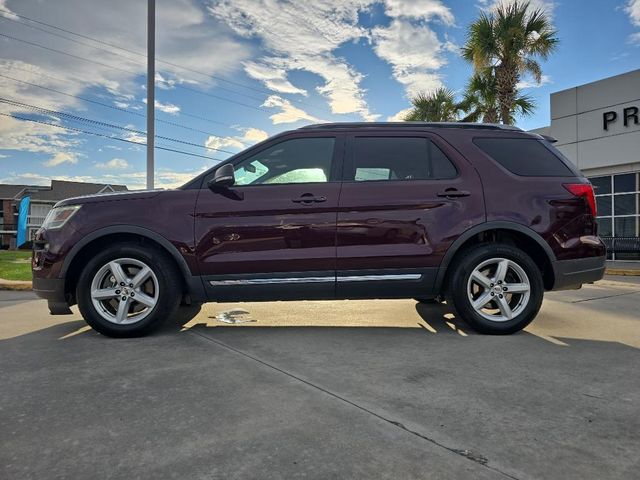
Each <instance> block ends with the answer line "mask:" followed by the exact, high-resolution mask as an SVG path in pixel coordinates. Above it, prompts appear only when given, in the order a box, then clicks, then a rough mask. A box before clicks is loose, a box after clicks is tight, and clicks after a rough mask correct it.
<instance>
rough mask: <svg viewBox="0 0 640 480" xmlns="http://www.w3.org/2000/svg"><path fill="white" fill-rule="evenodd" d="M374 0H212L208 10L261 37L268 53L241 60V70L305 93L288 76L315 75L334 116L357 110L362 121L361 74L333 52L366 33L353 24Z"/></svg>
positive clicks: (280, 88)
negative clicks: (299, 2) (297, 1)
mask: <svg viewBox="0 0 640 480" xmlns="http://www.w3.org/2000/svg"><path fill="white" fill-rule="evenodd" d="M371 3H373V0H344V1H341V2H338V1H335V0H316V1H314V2H306V3H305V4H304V7H303V8H295V7H294V6H292V5H291V4H289V3H288V2H277V1H274V0H213V2H212V4H211V6H210V8H209V10H210V12H211V13H212V15H214V16H215V17H216V18H219V19H221V20H223V21H225V22H226V23H227V24H228V25H229V26H230V27H231V28H232V29H233V30H235V31H236V32H237V33H238V34H239V35H241V36H243V37H247V38H251V37H255V38H258V39H260V40H261V43H262V47H263V48H264V50H265V51H266V52H267V53H266V54H265V55H264V56H262V57H261V58H259V59H256V60H254V61H252V62H246V63H245V71H246V73H247V74H248V75H250V76H252V77H253V78H255V79H257V80H260V81H261V82H263V83H264V85H265V86H266V87H267V88H270V89H272V90H273V91H275V92H278V93H297V94H302V95H304V94H305V93H306V92H305V90H304V89H302V88H300V87H298V86H296V85H294V84H293V83H292V82H291V79H290V78H289V74H290V72H292V71H295V70H301V71H306V72H310V73H312V74H315V75H317V76H318V77H319V78H320V79H321V80H322V82H323V83H322V84H321V85H319V86H318V87H316V90H317V92H318V93H320V94H321V95H323V96H324V97H326V99H327V101H328V102H329V106H330V108H331V111H332V112H333V113H336V114H347V113H357V114H358V115H360V116H361V117H362V118H364V119H366V120H372V119H373V118H375V117H374V116H373V115H372V113H371V112H370V111H369V107H368V106H367V104H366V102H365V99H364V94H365V91H364V89H363V88H362V86H361V82H362V79H363V76H362V75H361V74H360V73H358V72H357V71H356V70H355V68H353V67H352V66H351V65H349V64H348V63H347V62H346V60H345V59H344V58H339V57H337V56H336V55H335V54H334V51H335V50H336V49H337V48H338V47H340V46H341V45H343V44H344V43H345V42H349V41H354V40H357V39H360V38H363V37H366V36H367V31H366V30H365V29H363V28H361V27H360V26H358V12H359V11H360V10H362V9H364V8H366V7H368V6H369V5H370V4H371Z"/></svg>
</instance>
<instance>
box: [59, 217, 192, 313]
mask: <svg viewBox="0 0 640 480" xmlns="http://www.w3.org/2000/svg"><path fill="white" fill-rule="evenodd" d="M126 241H131V242H138V243H140V242H144V243H147V244H149V245H153V246H155V247H156V248H159V249H160V250H162V251H164V252H165V253H167V254H168V255H169V257H170V258H171V259H172V260H173V262H174V264H175V266H176V267H177V268H178V270H179V271H180V274H181V277H182V284H183V289H184V293H185V294H189V296H190V297H196V298H201V297H202V295H203V290H202V282H201V280H200V279H199V277H196V276H194V275H192V273H191V271H190V270H189V266H188V265H187V262H186V261H185V259H184V257H183V256H182V255H181V254H180V252H179V251H178V249H177V248H176V246H175V245H173V244H172V243H171V242H170V241H169V240H167V239H166V238H165V237H163V236H162V235H160V234H159V233H157V232H154V231H153V230H149V229H147V228H144V227H139V226H136V225H112V226H109V227H104V228H101V229H98V230H95V231H93V232H91V233H90V234H89V235H87V236H85V237H84V238H83V239H82V240H81V241H79V242H78V243H77V244H75V245H74V246H73V248H72V249H71V250H70V251H69V253H68V254H67V255H66V258H65V261H64V263H63V265H62V268H61V270H60V277H62V278H64V279H65V292H66V293H67V295H68V296H70V297H71V298H73V299H74V300H75V298H74V297H75V287H76V285H77V280H78V277H79V275H80V271H81V266H82V265H83V264H84V263H85V261H86V260H87V259H88V258H90V256H91V254H92V252H91V250H92V247H98V248H99V247H100V246H102V245H109V244H112V243H114V242H126ZM73 303H75V302H73Z"/></svg>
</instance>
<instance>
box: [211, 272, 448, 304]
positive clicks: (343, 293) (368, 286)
mask: <svg viewBox="0 0 640 480" xmlns="http://www.w3.org/2000/svg"><path fill="white" fill-rule="evenodd" d="M437 271H438V269H437V268H423V269H412V270H349V271H340V272H337V274H336V272H333V271H320V272H287V273H259V274H241V275H209V276H205V277H203V278H202V279H203V283H204V287H205V289H206V291H207V297H208V300H210V301H216V302H231V301H247V302H248V301H251V302H256V301H278V300H333V299H357V298H413V297H417V296H429V295H431V294H432V293H433V292H432V290H433V285H434V281H435V277H436V274H437Z"/></svg>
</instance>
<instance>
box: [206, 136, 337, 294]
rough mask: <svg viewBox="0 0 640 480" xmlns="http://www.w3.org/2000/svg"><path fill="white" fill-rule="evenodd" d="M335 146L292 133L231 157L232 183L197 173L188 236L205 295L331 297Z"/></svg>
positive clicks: (326, 138)
mask: <svg viewBox="0 0 640 480" xmlns="http://www.w3.org/2000/svg"><path fill="white" fill-rule="evenodd" d="M343 150H344V140H343V137H340V136H335V135H324V136H323V135H313V134H305V135H304V136H300V135H299V134H292V135H290V136H288V137H285V138H279V139H275V140H274V141H273V142H270V143H268V144H266V145H264V146H261V147H260V148H259V149H258V151H249V152H247V154H246V155H244V156H241V157H239V158H238V159H237V160H234V162H233V163H234V170H235V177H236V183H235V185H233V186H232V187H230V188H228V189H225V190H222V191H220V192H212V191H210V190H209V189H208V188H207V186H206V183H207V181H208V178H205V181H204V184H203V188H202V190H201V191H200V194H199V196H198V202H197V205H196V211H195V238H196V255H197V258H198V265H199V268H200V273H201V275H202V276H203V280H204V282H205V288H206V289H207V291H208V292H209V297H210V298H211V299H212V300H218V301H220V300H247V301H248V300H268V299H273V300H277V299H281V300H286V299H296V298H314V299H320V298H333V297H334V295H335V255H336V244H335V239H336V215H337V206H338V197H339V194H340V182H339V179H338V171H339V170H340V169H341V162H342V153H343ZM213 174H214V173H213V172H212V174H211V177H212V176H213Z"/></svg>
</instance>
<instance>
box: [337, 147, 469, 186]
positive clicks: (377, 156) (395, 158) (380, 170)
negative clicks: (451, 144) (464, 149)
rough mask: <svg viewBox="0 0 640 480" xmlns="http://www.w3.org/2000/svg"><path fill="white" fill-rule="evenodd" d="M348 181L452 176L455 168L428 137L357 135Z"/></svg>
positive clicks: (422, 178) (432, 178)
mask: <svg viewBox="0 0 640 480" xmlns="http://www.w3.org/2000/svg"><path fill="white" fill-rule="evenodd" d="M353 164H354V165H353V168H352V171H351V174H350V176H349V177H348V179H349V180H356V181H376V180H435V179H443V178H453V177H455V176H456V175H457V171H456V168H455V167H454V166H453V164H452V163H451V161H450V160H449V159H448V158H447V157H446V156H445V154H444V153H443V152H442V150H440V149H439V148H438V146H437V145H436V144H434V143H433V142H431V141H430V140H428V139H426V138H409V137H356V138H355V148H354V153H353Z"/></svg>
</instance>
